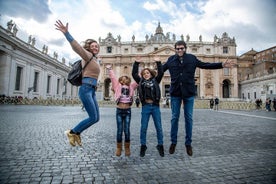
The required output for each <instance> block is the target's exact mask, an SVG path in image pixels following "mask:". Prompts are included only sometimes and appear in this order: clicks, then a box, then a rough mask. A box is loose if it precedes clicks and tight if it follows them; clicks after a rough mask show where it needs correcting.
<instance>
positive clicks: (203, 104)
mask: <svg viewBox="0 0 276 184" xmlns="http://www.w3.org/2000/svg"><path fill="white" fill-rule="evenodd" d="M98 103H99V106H100V107H107V106H110V107H116V104H115V102H113V101H98ZM0 104H14V105H46V106H50V105H63V106H66V105H71V106H74V105H81V101H80V100H79V99H66V100H54V99H27V98H24V99H22V98H12V99H11V98H1V99H0ZM134 106H135V104H134V105H133V107H134ZM140 107H141V105H140ZM160 107H161V108H164V107H163V105H162V104H160ZM167 108H168V107H167ZM194 108H195V109H209V108H210V107H209V100H195V104H194ZM219 109H223V110H227V109H228V110H255V109H256V104H255V103H252V102H240V101H222V100H220V103H219ZM262 109H265V106H264V104H263V105H262Z"/></svg>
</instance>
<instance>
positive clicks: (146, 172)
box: [0, 105, 276, 184]
mask: <svg viewBox="0 0 276 184" xmlns="http://www.w3.org/2000/svg"><path fill="white" fill-rule="evenodd" d="M140 110H141V108H136V107H133V109H132V122H131V151H132V154H131V156H130V157H125V156H124V155H122V156H121V157H116V156H115V155H114V152H115V137H116V136H115V135H116V123H115V118H114V117H115V108H109V107H101V108H100V111H101V120H100V122H99V123H97V124H95V125H94V126H92V127H90V128H89V129H87V130H86V131H84V132H83V134H82V141H83V147H71V146H70V145H69V143H68V141H67V138H66V136H65V135H64V131H65V130H66V129H69V128H72V127H73V126H74V125H76V123H77V122H78V121H80V120H82V119H83V118H85V117H86V116H87V115H86V112H84V111H82V110H81V107H78V106H74V107H72V106H67V107H63V106H15V105H2V106H0V117H1V119H0V131H1V132H0V156H1V157H0V183H1V184H5V183H45V184H48V183H110V184H113V183H118V184H124V183H130V184H132V183H134V184H135V183H138V184H147V183H148V184H155V183H168V184H169V183H181V184H185V183H196V184H202V183H203V184H204V183H210V184H220V183H221V184H225V183H226V184H227V183H229V184H233V183H246V184H248V183H271V184H272V183H276V144H275V143H276V112H266V111H251V112H245V111H218V112H217V111H211V110H207V109H205V110H204V109H195V110H194V129H193V144H192V145H193V150H194V155H193V156H192V157H189V156H188V155H187V154H186V152H185V146H184V136H185V135H184V123H183V117H182V116H183V115H182V116H181V120H180V124H179V125H180V127H179V132H178V144H177V147H176V152H175V154H173V155H170V154H169V153H168V149H169V145H170V138H169V134H170V109H163V108H161V112H162V121H163V122H162V123H163V130H164V146H165V157H160V156H159V154H158V151H157V149H156V147H155V146H156V144H157V138H156V132H155V128H154V126H153V122H152V119H151V120H150V123H149V128H148V134H147V138H148V139H147V146H148V149H147V151H146V155H145V157H143V158H141V157H140V156H139V150H140V144H139V129H140Z"/></svg>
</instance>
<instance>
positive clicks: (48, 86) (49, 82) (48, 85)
mask: <svg viewBox="0 0 276 184" xmlns="http://www.w3.org/2000/svg"><path fill="white" fill-rule="evenodd" d="M50 86H51V76H50V75H48V77H47V91H46V93H47V94H49V93H50Z"/></svg>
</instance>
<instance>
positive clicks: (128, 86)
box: [106, 65, 138, 156]
mask: <svg viewBox="0 0 276 184" xmlns="http://www.w3.org/2000/svg"><path fill="white" fill-rule="evenodd" d="M106 68H107V69H108V70H109V77H110V79H111V83H112V90H113V92H114V99H115V101H116V103H117V107H116V121H117V138H116V139H117V149H116V153H115V154H116V156H121V152H122V140H123V138H122V137H123V132H124V134H125V144H124V146H125V155H126V156H130V120H131V105H132V103H133V96H134V91H135V89H136V88H137V87H138V84H137V83H136V82H133V83H131V78H130V77H128V76H121V77H120V78H119V79H117V78H116V76H115V74H114V71H113V70H112V68H111V65H107V66H106Z"/></svg>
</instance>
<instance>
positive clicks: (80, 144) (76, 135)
mask: <svg viewBox="0 0 276 184" xmlns="http://www.w3.org/2000/svg"><path fill="white" fill-rule="evenodd" d="M73 135H74V136H75V140H76V142H77V144H78V145H79V146H82V143H81V137H80V134H73Z"/></svg>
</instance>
